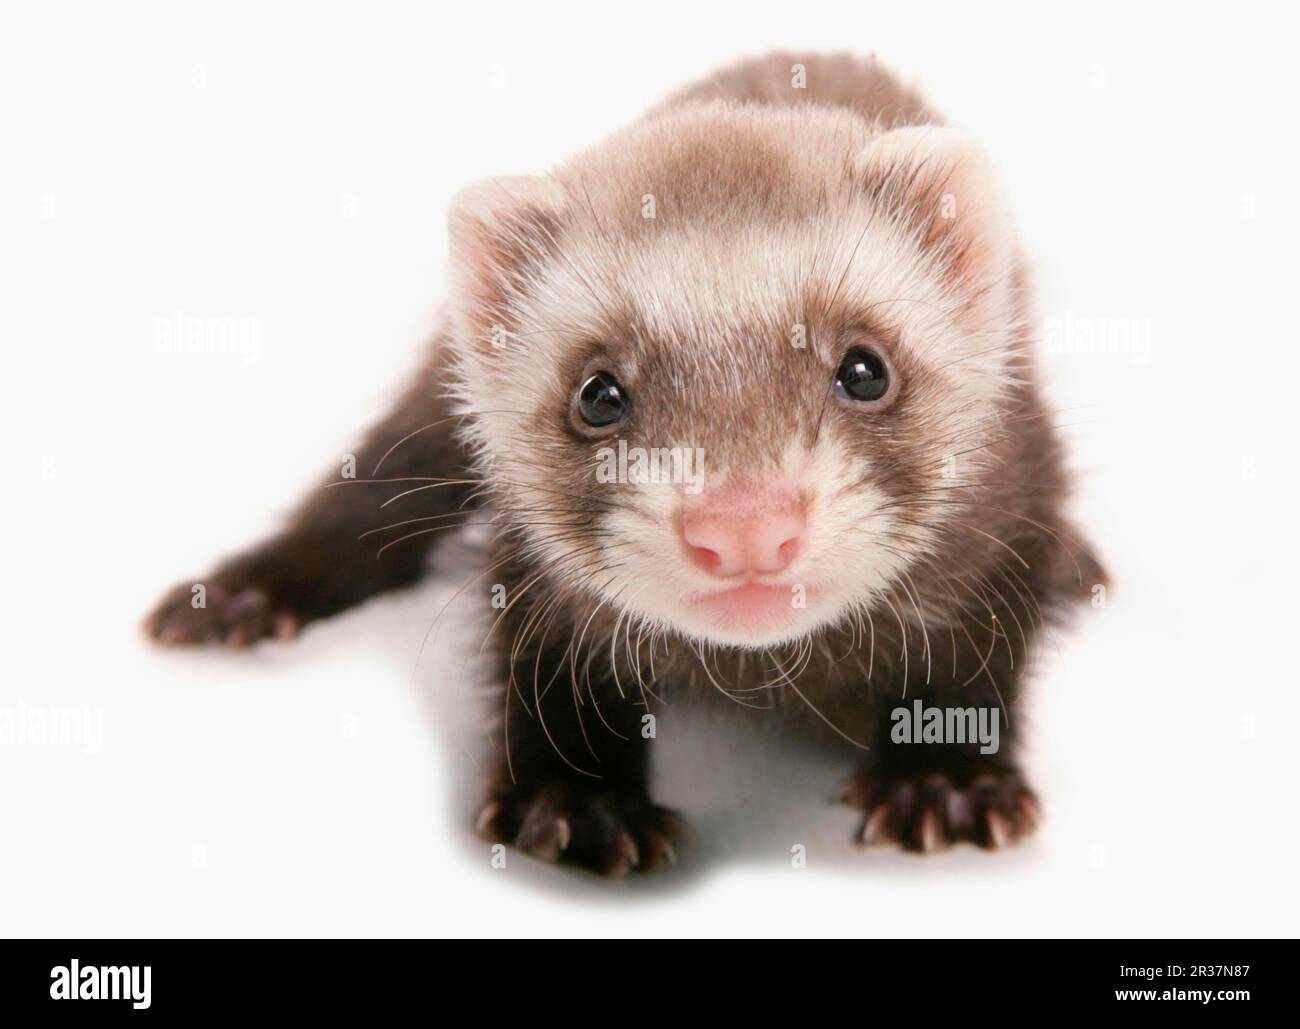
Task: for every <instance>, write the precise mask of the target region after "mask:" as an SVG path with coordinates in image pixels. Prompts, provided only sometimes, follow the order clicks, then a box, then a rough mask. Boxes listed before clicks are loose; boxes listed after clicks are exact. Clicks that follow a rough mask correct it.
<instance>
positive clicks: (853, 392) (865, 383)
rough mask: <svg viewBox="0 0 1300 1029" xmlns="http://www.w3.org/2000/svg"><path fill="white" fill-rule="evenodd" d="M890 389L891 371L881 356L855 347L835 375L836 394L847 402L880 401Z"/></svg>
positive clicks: (846, 355)
mask: <svg viewBox="0 0 1300 1029" xmlns="http://www.w3.org/2000/svg"><path fill="white" fill-rule="evenodd" d="M888 389H889V369H888V368H886V367H885V362H884V360H883V359H882V358H881V357H880V355H879V354H876V353H873V352H872V351H870V350H867V349H865V348H864V347H854V348H853V349H852V350H850V351H849V352H848V353H847V354H845V355H844V360H843V361H841V362H840V367H839V370H838V371H837V372H836V373H835V392H836V393H838V394H839V395H840V396H842V397H844V398H845V399H846V400H863V401H867V400H879V399H880V398H881V397H883V396H884V395H885V393H886V392H887V391H888Z"/></svg>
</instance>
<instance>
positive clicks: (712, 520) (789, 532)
mask: <svg viewBox="0 0 1300 1029" xmlns="http://www.w3.org/2000/svg"><path fill="white" fill-rule="evenodd" d="M735 499H736V500H739V499H740V498H735ZM756 499H757V502H755V501H756ZM730 501H731V498H724V497H715V498H712V500H711V501H710V502H708V503H705V504H703V505H699V506H695V507H689V506H688V507H687V508H686V510H685V511H683V513H682V540H683V542H684V543H685V544H686V553H687V556H688V557H690V559H691V561H692V562H693V563H694V564H695V565H697V566H698V567H700V568H703V569H704V570H705V571H706V572H709V573H711V574H713V575H717V576H720V577H729V576H738V575H742V574H745V573H749V574H753V575H761V574H768V575H770V574H773V573H775V572H779V571H781V570H782V569H784V568H786V567H787V566H789V564H790V563H791V562H792V561H793V560H794V559H795V558H796V557H798V556H799V549H800V546H801V545H802V542H803V535H804V532H805V530H806V529H807V519H806V518H805V516H804V509H803V505H802V504H801V503H799V502H797V501H794V500H792V499H790V498H789V497H788V496H782V497H779V498H773V499H772V500H771V501H769V502H764V501H763V500H762V499H758V498H754V497H753V496H749V497H746V498H744V501H741V502H739V503H732V502H730Z"/></svg>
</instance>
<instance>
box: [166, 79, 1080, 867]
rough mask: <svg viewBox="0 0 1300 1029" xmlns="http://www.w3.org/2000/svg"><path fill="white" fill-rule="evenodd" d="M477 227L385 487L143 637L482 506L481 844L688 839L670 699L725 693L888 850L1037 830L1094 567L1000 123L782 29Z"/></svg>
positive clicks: (377, 470) (392, 431)
mask: <svg viewBox="0 0 1300 1029" xmlns="http://www.w3.org/2000/svg"><path fill="white" fill-rule="evenodd" d="M449 244H450V267H451V275H450V286H449V292H448V297H447V302H446V306H445V313H444V315H443V320H442V324H441V326H440V328H439V330H438V332H437V335H436V339H435V340H434V343H433V345H432V347H431V350H430V352H429V354H428V356H427V360H426V363H425V365H424V367H423V368H422V370H421V372H420V374H419V375H418V376H417V377H416V379H415V381H414V382H413V383H412V384H410V385H409V387H408V388H407V389H406V390H405V392H404V393H403V394H402V395H401V397H400V399H399V400H398V401H397V403H396V406H395V407H393V409H392V411H391V413H389V414H388V415H387V417H385V418H384V419H383V420H382V421H380V422H379V424H378V425H376V426H374V427H373V428H372V429H371V430H370V432H369V434H368V435H366V436H365V437H364V442H362V443H361V445H360V447H359V448H358V449H357V450H356V451H355V455H356V461H357V469H358V472H357V477H355V478H350V479H345V480H340V481H337V482H335V483H334V485H336V486H337V487H338V488H322V489H320V490H318V491H316V492H314V493H313V494H312V495H311V496H309V497H308V498H307V499H306V501H305V502H304V503H302V505H301V506H300V507H299V508H298V509H297V511H296V513H295V514H294V515H293V517H292V519H291V520H290V521H289V523H288V525H287V527H286V528H284V529H283V531H281V532H280V533H279V534H278V535H276V536H275V537H274V538H272V539H270V540H268V541H266V542H264V543H262V544H261V545H259V546H256V547H253V548H252V549H250V550H248V551H247V552H244V553H241V554H238V555H236V556H234V557H232V558H229V559H227V560H226V561H224V562H223V563H221V564H220V565H218V567H217V568H216V569H215V570H214V571H213V572H212V573H211V574H210V575H208V576H205V577H203V578H201V579H200V580H197V583H199V584H202V585H203V586H204V590H205V598H204V601H205V602H204V603H203V604H202V605H198V606H196V604H197V602H196V600H195V596H196V591H195V588H194V587H195V585H196V583H195V582H194V581H191V582H185V583H182V584H181V585H180V586H178V587H177V588H176V589H175V590H173V591H172V592H171V593H169V594H168V595H167V596H165V597H164V599H163V600H162V601H161V603H160V604H159V606H158V607H157V608H156V609H155V610H154V611H153V612H152V614H151V615H150V616H149V617H148V618H147V620H146V623H145V626H146V630H147V632H148V633H149V634H150V635H151V636H152V637H153V638H154V639H156V640H157V641H159V642H160V643H164V644H191V643H204V642H225V643H226V644H229V645H233V646H247V645H250V644H252V643H254V642H255V641H257V640H259V639H261V638H263V637H277V638H280V639H287V638H289V637H292V636H293V635H294V634H295V633H297V632H298V630H299V629H301V628H302V627H303V626H305V625H307V624H308V623H310V622H313V621H316V620H318V619H323V618H327V617H329V616H331V615H334V614H337V613H338V612H340V611H343V610H345V609H347V608H350V607H352V606H354V605H356V604H359V603H360V602H362V601H364V600H365V599H366V598H368V597H371V596H374V595H376V594H378V593H382V592H385V591H388V590H395V589H399V588H401V587H406V586H410V585H412V584H413V583H415V582H416V581H417V580H418V579H420V578H421V576H422V575H423V574H424V571H425V569H426V565H427V564H428V562H427V561H426V558H427V557H428V556H429V554H430V553H431V552H432V551H433V549H434V548H435V546H436V545H437V544H438V542H439V541H440V540H441V539H443V538H445V537H446V536H447V534H448V532H449V531H450V530H454V529H456V528H458V527H460V526H461V525H463V524H466V523H471V522H472V523H480V524H481V523H484V522H486V523H488V524H489V526H490V530H489V534H490V537H491V538H490V543H489V544H488V553H487V555H486V559H485V570H484V571H483V572H482V573H480V574H479V575H478V577H477V578H476V579H474V580H472V582H471V584H467V589H468V590H469V592H470V593H471V595H472V594H473V592H474V591H475V590H476V589H477V590H479V592H481V595H482V600H483V604H484V610H485V612H486V614H487V616H488V618H489V623H490V627H489V629H488V637H489V639H490V641H491V646H490V647H489V648H488V650H487V651H486V652H485V653H486V654H487V657H486V658H485V660H488V661H490V676H491V679H492V681H493V682H494V683H495V684H496V685H497V687H498V693H497V694H496V695H497V697H498V699H497V702H496V703H497V715H498V717H497V719H496V727H495V729H494V732H495V733H496V734H497V736H498V737H499V741H498V742H499V746H498V747H497V748H496V755H497V756H496V759H495V763H494V765H493V768H492V770H491V772H490V773H489V774H488V776H487V778H488V781H487V783H486V786H485V791H484V797H483V801H482V807H481V809H479V811H478V814H477V818H476V820H475V826H476V828H477V831H478V832H479V833H480V834H481V835H482V836H484V837H486V838H487V839H489V840H491V841H495V842H501V843H506V844H510V845H513V846H514V847H516V848H518V849H519V850H521V851H523V852H526V853H527V854H530V855H532V856H534V857H536V858H540V859H543V860H545V861H552V862H563V863H567V864H571V865H574V866H578V867H581V868H585V869H589V870H592V871H595V872H598V873H603V874H607V875H616V876H617V875H625V874H628V873H630V872H646V871H652V870H655V869H659V868H663V867H666V866H668V865H671V864H673V863H675V862H676V860H677V858H678V851H679V848H680V846H681V844H682V843H683V842H684V841H685V840H687V839H688V835H687V834H688V830H687V828H686V825H685V822H684V820H683V819H682V818H681V816H679V815H678V814H677V813H675V812H673V811H670V810H667V809H665V808H663V807H661V806H659V805H657V804H656V803H655V802H654V801H653V800H652V799H651V797H650V794H649V778H650V776H649V771H650V765H649V757H650V750H651V746H652V744H653V737H654V731H653V721H654V712H655V710H656V708H657V707H658V705H660V704H666V703H671V702H672V701H673V699H674V698H678V697H697V696H703V695H709V696H712V697H715V698H723V701H724V703H734V704H739V705H743V706H745V707H746V708H761V709H765V710H766V712H767V713H765V714H764V716H763V717H773V718H783V719H785V721H784V722H783V723H782V730H781V731H782V733H784V732H785V731H786V727H787V726H788V729H789V732H790V733H791V734H796V733H798V734H811V735H813V736H816V735H820V736H822V737H824V739H825V740H827V741H830V742H831V743H833V744H834V745H835V746H839V747H841V748H843V752H844V761H845V772H846V774H847V775H848V786H847V787H846V788H845V790H844V792H843V796H842V799H843V800H844V801H846V802H847V803H849V804H851V805H853V806H855V807H856V808H858V809H860V812H861V822H860V829H859V830H858V832H857V839H858V840H859V841H860V842H861V843H863V844H882V845H896V846H901V847H902V848H904V849H907V850H912V851H919V852H929V851H933V850H936V849H939V848H942V847H945V846H948V845H950V844H953V843H956V842H959V841H967V842H971V843H974V844H976V845H978V846H981V847H985V848H998V847H1002V846H1004V845H1008V844H1011V843H1013V842H1015V841H1017V840H1019V839H1020V838H1021V837H1023V836H1024V835H1025V834H1026V833H1028V832H1029V831H1030V830H1031V829H1032V828H1033V826H1034V825H1035V823H1036V821H1037V820H1038V817H1039V805H1038V802H1037V799H1036V797H1035V794H1034V792H1033V790H1032V789H1031V787H1030V785H1029V784H1028V783H1027V782H1026V779H1025V776H1024V775H1023V773H1022V771H1021V770H1020V767H1019V765H1018V763H1017V760H1016V752H1015V741H1016V735H1017V733H1016V730H1017V722H1018V717H1017V716H1018V712H1019V711H1020V709H1021V688H1020V686H1021V681H1022V680H1023V679H1024V677H1025V670H1026V664H1027V662H1028V659H1029V658H1030V657H1031V655H1032V654H1033V652H1034V645H1035V642H1036V641H1037V640H1038V639H1039V638H1040V636H1041V634H1042V633H1043V632H1044V630H1045V628H1046V627H1048V626H1049V625H1050V624H1051V623H1054V622H1055V621H1057V618H1056V617H1055V616H1057V615H1058V614H1060V613H1062V612H1063V611H1064V610H1065V609H1066V608H1067V607H1068V606H1069V605H1070V604H1071V603H1072V602H1075V601H1081V600H1083V599H1084V598H1086V597H1087V596H1088V594H1089V592H1090V591H1093V590H1095V589H1096V588H1098V587H1099V585H1100V584H1101V583H1103V582H1104V579H1103V571H1102V568H1101V566H1100V564H1099V563H1098V561H1097V560H1096V559H1095V558H1094V557H1093V556H1092V555H1091V552H1090V550H1089V548H1088V547H1087V546H1086V545H1085V544H1084V543H1083V542H1082V540H1081V536H1080V533H1079V531H1078V529H1077V528H1076V527H1075V526H1073V525H1072V524H1071V522H1070V521H1069V520H1068V518H1067V516H1066V514H1065V513H1064V510H1063V509H1064V507H1065V505H1066V502H1067V500H1068V494H1069V486H1070V479H1069V476H1068V475H1067V473H1066V470H1065V464H1064V460H1063V448H1062V444H1061V441H1060V439H1059V438H1058V431H1057V428H1056V427H1055V426H1054V425H1053V421H1052V418H1053V414H1054V412H1052V411H1050V410H1048V409H1047V408H1046V407H1045V406H1044V403H1043V401H1042V400H1041V398H1040V387H1039V385H1038V384H1037V381H1036V379H1037V376H1036V372H1035V366H1034V360H1033V342H1034V341H1033V330H1032V322H1033V313H1032V310H1031V296H1030V294H1031V284H1030V281H1029V275H1028V271H1027V267H1026V260H1025V258H1024V256H1023V254H1022V252H1021V248H1020V246H1019V244H1018V242H1017V237H1016V231H1015V228H1014V225H1013V220H1012V216H1011V212H1010V210H1009V208H1008V205H1007V203H1006V200H1005V197H1004V196H1003V194H1002V192H1001V191H1000V190H999V188H998V185H997V182H996V180H995V176H994V174H993V171H992V168H991V165H990V163H989V161H988V159H987V158H986V157H985V155H984V153H983V152H982V151H981V149H980V148H979V147H978V146H977V145H976V144H975V143H974V142H972V140H971V139H970V138H969V137H968V136H967V135H965V134H964V133H962V132H961V131H958V130H957V129H954V128H951V127H949V126H947V125H946V124H945V122H944V119H943V118H941V117H940V116H939V115H938V114H936V113H935V112H934V111H933V110H932V109H931V108H930V107H929V106H928V105H927V103H926V102H925V101H924V100H923V99H922V98H921V96H920V95H919V93H918V92H916V91H915V90H914V89H912V88H910V87H909V86H907V85H905V84H903V83H902V82H900V80H899V79H898V78H897V77H896V76H895V75H894V74H892V73H891V72H890V71H888V70H886V69H885V68H884V67H882V66H881V65H880V64H879V63H878V62H877V61H876V60H875V59H874V58H859V57H854V56H847V55H833V56H823V55H801V54H789V53H778V54H772V55H769V56H765V57H761V58H757V59H751V60H746V61H744V62H742V63H740V64H737V65H735V66H733V67H730V68H727V69H725V70H723V71H721V72H719V73H717V74H715V75H713V76H712V77H710V78H706V79H704V80H702V81H699V82H697V83H695V84H693V85H691V86H688V87H687V88H685V89H683V90H681V91H680V92H678V93H677V94H675V95H673V96H671V97H670V98H669V99H668V100H667V101H666V102H664V103H662V104H661V105H659V106H657V107H655V108H653V109H651V110H650V111H649V113H647V114H645V115H644V116H642V117H641V118H640V119H639V120H638V121H636V122H634V123H632V124H631V125H630V126H628V127H627V128H624V129H623V130H622V131H620V132H618V133H616V134H615V135H613V136H611V137H610V138H609V139H607V140H606V141H605V142H603V143H601V144H600V145H598V146H596V147H594V148H592V149H590V150H587V151H585V152H583V153H580V154H578V155H577V156H576V157H573V158H571V159H570V160H568V161H567V162H566V163H564V164H562V165H560V166H559V167H558V168H556V169H555V170H554V171H553V172H551V173H550V174H548V175H546V176H542V177H531V176H518V177H505V178H495V179H490V180H487V181H484V182H482V183H479V184H477V185H472V186H470V187H468V188H467V189H465V190H463V191H462V192H461V193H459V194H458V195H457V196H456V197H455V198H454V200H453V202H452V204H451V208H450V213H449ZM335 478H336V479H337V477H335ZM385 501H387V503H386V504H385V506H384V507H383V510H381V504H384V502H385ZM917 701H920V702H922V703H923V705H924V711H922V710H919V709H918V710H915V711H914V709H913V704H914V703H915V702H917ZM972 710H974V711H975V712H978V713H980V714H981V716H982V717H983V716H986V715H987V714H988V713H989V712H993V713H994V715H995V718H996V724H997V726H998V728H999V729H1000V734H999V736H998V737H997V745H996V746H995V747H994V748H993V749H992V750H990V747H989V746H988V741H987V739H986V738H984V739H983V741H981V739H975V738H972V734H971V733H963V732H962V731H961V726H962V723H963V719H966V718H967V716H968V715H969V713H970V712H971V711H972ZM929 711H937V712H938V715H937V717H936V718H935V719H934V720H933V723H932V724H928V725H927V726H926V727H922V726H919V725H910V726H908V727H906V728H905V729H903V730H902V731H900V712H903V713H905V714H906V715H907V717H909V718H910V717H911V715H912V714H915V715H916V716H917V718H918V719H919V718H921V717H923V715H924V713H925V712H929ZM954 712H956V713H957V717H956V718H954V717H953V713H954ZM968 724H970V725H973V724H974V722H973V721H969V720H968ZM954 725H955V729H954ZM923 729H924V731H922V730H923ZM931 729H933V730H934V732H933V733H931V732H930V730H931Z"/></svg>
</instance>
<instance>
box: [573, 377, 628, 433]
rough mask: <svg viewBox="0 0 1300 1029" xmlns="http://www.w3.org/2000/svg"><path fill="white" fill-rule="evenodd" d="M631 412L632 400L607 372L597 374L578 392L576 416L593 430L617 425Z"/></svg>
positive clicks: (616, 380)
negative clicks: (579, 416)
mask: <svg viewBox="0 0 1300 1029" xmlns="http://www.w3.org/2000/svg"><path fill="white" fill-rule="evenodd" d="M631 410H632V400H631V398H630V397H629V396H628V395H627V390H625V389H624V388H623V387H622V385H621V384H620V383H619V381H618V379H616V378H614V376H612V375H610V374H609V372H597V373H596V374H595V375H593V376H592V377H591V378H590V379H588V380H587V381H586V382H584V383H583V384H582V389H580V390H579V391H578V414H580V415H581V416H582V420H583V421H584V422H586V423H587V424H588V425H590V426H591V427H592V428H594V429H603V428H605V427H607V426H610V425H617V424H618V423H619V422H621V421H622V420H623V419H624V418H626V417H627V416H628V412H629V411H631Z"/></svg>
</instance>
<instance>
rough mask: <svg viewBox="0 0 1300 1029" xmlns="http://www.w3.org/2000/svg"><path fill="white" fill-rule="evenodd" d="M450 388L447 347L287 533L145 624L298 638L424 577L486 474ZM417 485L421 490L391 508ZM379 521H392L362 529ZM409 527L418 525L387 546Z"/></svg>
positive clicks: (177, 638)
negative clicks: (477, 467)
mask: <svg viewBox="0 0 1300 1029" xmlns="http://www.w3.org/2000/svg"><path fill="white" fill-rule="evenodd" d="M445 391H446V362H445V358H443V357H442V356H441V354H440V353H435V355H434V356H433V358H432V359H431V361H430V363H429V367H428V369H427V370H426V371H425V373H423V374H421V375H420V376H419V380H418V382H417V383H416V384H415V385H414V386H413V387H411V388H410V389H409V390H408V391H407V392H406V393H405V394H404V395H403V396H402V397H401V399H400V400H399V402H398V403H397V404H396V406H395V407H394V408H393V409H392V411H391V412H390V413H389V414H388V415H387V416H386V417H385V418H384V419H383V420H382V421H380V422H379V424H378V425H376V426H374V427H373V428H372V429H371V431H370V432H369V433H368V434H367V436H366V438H365V440H364V442H363V443H362V445H361V447H360V448H359V449H358V450H357V451H356V452H355V454H354V455H351V456H354V457H355V461H346V464H344V465H341V466H340V470H339V472H338V473H336V474H335V475H333V476H332V477H331V479H330V480H329V482H328V484H326V485H323V486H321V487H319V488H318V489H316V490H314V491H313V492H312V493H311V494H310V495H309V496H308V497H307V498H306V499H305V500H304V501H303V502H302V504H301V505H300V506H299V507H298V509H297V511H296V512H295V513H294V514H293V516H292V518H291V519H290V521H289V524H288V525H287V527H286V528H285V529H284V530H283V531H282V532H280V533H279V534H278V535H276V536H274V537H273V538H271V539H269V540H267V541H266V542H264V543H262V544H260V545H258V546H255V547H253V548H252V549H250V550H248V551H245V552H243V553H240V554H237V555H235V556H233V557H231V558H228V559H227V560H225V561H224V562H222V563H221V564H220V565H218V566H217V568H216V569H215V570H214V571H212V572H211V573H210V574H208V575H204V576H198V577H196V578H195V579H193V580H190V581H186V582H182V583H180V584H178V585H177V586H176V587H175V588H174V589H173V590H172V591H171V592H169V593H168V594H166V595H165V596H164V597H163V599H162V600H161V601H160V603H159V604H158V606H157V607H156V608H155V609H154V610H153V612H152V613H151V614H150V615H149V616H148V618H147V619H146V620H145V625H144V627H145V631H146V632H147V633H148V634H149V635H150V636H152V637H153V638H154V639H156V640H158V641H159V642H161V643H167V644H185V643H209V642H225V643H227V644H230V645H232V646H241V645H248V644H251V643H253V642H254V641H256V640H258V639H260V638H262V637H265V636H279V637H281V638H288V637H291V636H293V635H294V634H296V633H297V631H298V630H299V629H300V628H301V627H302V626H303V625H305V624H306V623H308V622H311V621H315V620H316V619H319V618H326V617H328V616H330V615H333V614H336V613H338V612H340V611H343V610H346V609H347V608H349V607H352V606H354V605H356V604H359V603H361V601H363V600H365V599H366V598H368V597H371V596H373V595H375V594H377V593H382V592H384V591H386V590H391V589H397V588H399V587H402V586H408V585H410V584H412V583H414V582H416V581H417V580H418V579H419V578H420V576H421V575H422V573H423V566H424V559H425V557H426V555H427V554H428V552H429V550H430V549H431V548H432V547H433V546H434V544H435V543H436V542H437V541H438V540H439V539H441V538H442V537H443V536H444V535H445V531H444V527H447V526H454V525H457V524H460V523H461V522H464V521H466V520H467V518H466V517H464V516H468V515H469V514H470V513H471V512H470V501H471V490H472V489H473V485H474V484H473V483H472V482H470V481H469V480H470V476H469V474H468V472H467V470H466V467H465V464H466V461H465V458H464V456H463V455H462V453H461V450H460V448H459V446H458V445H457V443H456V440H455V438H454V436H453V431H454V429H455V427H456V421H457V419H456V418H455V416H453V415H452V414H451V412H450V410H449V403H448V400H447V398H446V396H445ZM406 490H415V492H412V493H410V494H409V495H408V496H405V497H403V498H401V499H399V500H397V501H395V502H394V503H392V504H390V505H389V506H387V507H383V508H381V505H382V504H383V503H384V502H385V501H386V500H388V499H389V498H391V497H394V496H396V495H397V494H399V493H402V492H403V491H406ZM398 522H405V523H406V524H403V525H394V523H398ZM385 526H393V527H392V528H388V529H383V527H385ZM377 529H382V530H383V531H380V532H376V533H374V534H373V535H368V536H366V537H365V538H360V537H361V536H362V534H363V533H369V532H371V531H372V530H377ZM407 533H418V535H412V536H410V538H408V539H405V540H402V541H401V542H398V543H394V545H393V546H392V547H391V548H387V549H384V550H383V552H382V553H380V548H381V547H383V546H384V544H385V543H389V542H393V541H395V540H398V539H399V538H400V537H401V536H403V535H405V534H407Z"/></svg>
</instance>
